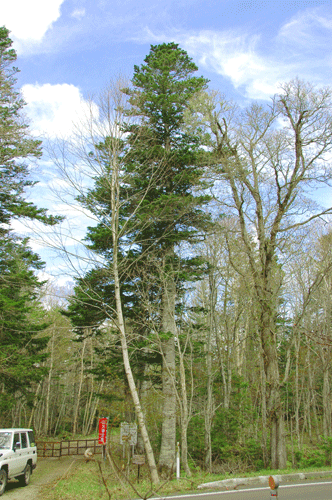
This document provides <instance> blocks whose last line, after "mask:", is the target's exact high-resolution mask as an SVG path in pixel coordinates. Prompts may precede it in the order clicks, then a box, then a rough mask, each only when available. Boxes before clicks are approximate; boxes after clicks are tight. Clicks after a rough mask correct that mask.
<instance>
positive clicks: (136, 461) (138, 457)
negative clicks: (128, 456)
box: [132, 455, 145, 465]
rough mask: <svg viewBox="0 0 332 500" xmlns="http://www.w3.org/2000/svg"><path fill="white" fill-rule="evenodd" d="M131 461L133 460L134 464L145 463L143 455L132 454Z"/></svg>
mask: <svg viewBox="0 0 332 500" xmlns="http://www.w3.org/2000/svg"><path fill="white" fill-rule="evenodd" d="M132 462H133V464H136V465H144V464H145V455H133V458H132Z"/></svg>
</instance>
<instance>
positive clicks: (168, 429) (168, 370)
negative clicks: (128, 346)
mask: <svg viewBox="0 0 332 500" xmlns="http://www.w3.org/2000/svg"><path fill="white" fill-rule="evenodd" d="M165 281H166V283H165V286H164V293H163V303H162V307H163V310H162V329H163V333H164V334H167V335H169V338H168V340H166V341H164V342H162V354H163V367H162V384H163V422H162V431H161V432H162V434H161V446H160V455H159V463H158V466H159V468H160V469H166V470H167V471H168V472H170V471H171V470H173V469H174V467H175V447H176V392H175V336H176V325H175V296H176V290H175V283H174V281H173V277H172V276H171V277H169V276H166V277H165Z"/></svg>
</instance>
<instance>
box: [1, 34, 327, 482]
mask: <svg viewBox="0 0 332 500" xmlns="http://www.w3.org/2000/svg"><path fill="white" fill-rule="evenodd" d="M15 60H16V53H15V51H14V49H12V41H11V39H10V38H9V32H8V30H7V29H6V28H5V27H2V28H0V176H1V192H0V204H1V205H0V266H1V269H0V340H1V347H2V349H1V352H0V389H1V390H0V408H1V412H0V419H1V426H2V427H10V426H19V427H24V426H28V427H33V428H34V430H35V431H36V434H37V435H38V437H57V438H59V437H60V438H61V437H63V438H65V437H68V436H76V435H84V436H87V435H90V434H92V433H94V432H95V431H96V425H97V421H98V418H99V417H105V416H107V417H109V422H110V425H112V426H113V427H118V426H119V424H120V422H122V421H127V422H137V424H138V428H139V436H140V442H139V445H140V449H141V450H144V453H145V456H146V461H147V464H148V466H149V470H150V474H151V479H152V481H153V483H158V481H159V476H160V473H163V472H166V473H169V472H170V471H172V470H173V469H174V464H175V456H176V443H177V442H179V443H180V446H181V462H182V467H183V469H184V470H185V471H186V473H187V475H190V474H191V471H192V470H193V469H195V468H196V467H200V468H201V469H205V470H208V471H218V470H226V471H234V470H259V469H262V468H263V467H268V466H270V467H272V468H274V469H278V468H279V469H285V468H286V467H287V466H288V465H291V466H292V467H300V466H306V465H316V466H319V465H325V464H330V465H331V456H332V435H331V434H332V429H331V411H332V408H331V387H330V386H331V355H332V336H331V325H332V296H331V290H332V251H331V242H332V232H331V225H330V214H331V211H332V208H331V207H327V206H326V205H325V204H324V196H325V198H326V197H327V193H330V191H329V189H330V188H331V180H332V169H331V149H332V114H331V109H332V107H331V104H332V103H331V101H332V89H330V88H320V87H317V86H314V85H312V84H311V83H310V82H305V81H302V80H299V79H297V78H294V79H293V80H291V81H289V82H286V83H284V84H282V85H281V86H280V88H279V92H278V93H277V94H276V95H274V96H271V99H270V101H269V102H263V101H262V102H253V103H251V104H250V105H249V106H248V107H246V108H244V107H240V106H238V105H236V103H234V102H232V101H231V100H229V99H227V96H225V95H223V94H222V93H221V92H219V91H215V90H212V89H210V88H209V86H208V83H209V82H208V81H207V79H205V78H204V77H203V76H197V75H198V74H199V73H198V68H197V66H196V65H195V63H194V62H193V60H192V59H191V58H190V57H189V55H188V54H187V53H186V52H185V51H184V50H183V49H181V48H180V47H179V46H178V45H177V44H175V43H163V44H159V45H152V46H151V49H150V52H149V54H148V55H147V56H146V58H145V60H144V63H143V64H141V65H137V66H136V65H135V66H134V70H133V76H132V78H131V80H129V81H126V80H125V79H124V78H121V77H119V79H118V80H117V81H112V82H110V84H109V86H108V87H107V88H106V89H104V90H102V91H101V93H100V96H99V97H98V99H97V98H95V99H93V100H91V102H90V109H89V112H88V113H87V116H86V120H85V121H84V122H83V121H82V122H80V123H77V124H76V127H75V134H74V136H72V137H69V138H67V139H64V140H61V141H60V140H57V141H53V142H51V143H49V144H47V145H43V144H42V142H41V141H40V140H37V139H36V138H34V137H33V136H32V135H31V134H30V132H29V126H28V124H27V123H26V122H25V120H24V113H23V111H24V106H25V103H24V101H23V99H22V98H21V95H20V90H19V89H17V87H16V77H15V75H16V73H17V71H18V69H17V68H15V67H14V66H13V64H14V62H15ZM46 148H47V155H48V156H49V158H51V160H52V161H51V162H49V164H51V167H49V168H52V169H53V170H54V172H56V175H58V176H59V178H61V179H62V180H63V182H64V183H66V189H67V190H68V193H70V196H71V200H72V203H73V204H74V205H75V206H77V207H79V210H81V211H82V212H84V213H88V214H89V217H90V219H91V225H90V226H89V227H87V229H86V236H85V238H84V240H83V241H82V242H81V245H82V248H83V249H84V252H83V251H80V252H79V254H78V255H76V256H75V259H74V258H73V255H72V254H71V253H70V252H69V251H68V249H66V247H65V245H64V246H63V247H61V241H60V240H59V241H60V243H59V248H58V250H59V251H62V253H63V258H67V259H68V260H69V261H71V262H72V263H73V276H74V278H75V286H74V288H73V289H72V290H69V291H68V290H61V289H60V287H57V286H56V285H55V284H54V283H53V284H51V283H47V282H45V281H44V282H43V281H40V280H39V279H38V277H37V274H38V271H40V270H42V269H43V266H44V263H43V262H42V261H41V259H40V257H39V256H38V255H37V254H36V253H35V252H34V251H33V250H32V249H31V246H30V244H29V240H28V239H27V238H26V237H24V235H20V234H17V233H15V231H13V229H12V226H11V224H12V223H13V221H15V220H27V221H36V222H38V223H39V224H42V225H43V226H44V227H47V228H48V231H55V232H56V231H58V230H59V229H58V228H59V227H61V224H62V223H63V219H62V218H61V217H60V216H59V215H58V214H52V215H50V214H48V212H47V211H46V210H45V209H43V208H39V207H37V206H36V205H35V204H33V203H31V202H30V201H28V199H27V195H26V192H27V189H28V188H30V187H33V184H34V181H33V180H32V179H31V176H30V169H29V165H30V163H31V162H33V161H37V160H39V159H40V157H41V155H42V154H46ZM60 247H61V248H60ZM80 260H81V262H82V264H81V265H80V266H78V265H76V264H74V262H77V261H80ZM59 296H62V297H61V299H60V298H59ZM52 297H53V298H52Z"/></svg>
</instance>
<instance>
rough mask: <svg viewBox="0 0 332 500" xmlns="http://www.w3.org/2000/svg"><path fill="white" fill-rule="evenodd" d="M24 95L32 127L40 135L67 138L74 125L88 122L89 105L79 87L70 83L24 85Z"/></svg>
mask: <svg viewBox="0 0 332 500" xmlns="http://www.w3.org/2000/svg"><path fill="white" fill-rule="evenodd" d="M22 93H23V96H24V99H25V101H26V102H27V106H26V107H25V111H26V113H27V115H28V117H29V118H30V120H31V125H30V128H31V130H32V132H34V133H36V134H38V135H47V136H49V137H67V136H70V135H71V134H72V133H73V129H74V124H75V123H76V124H77V123H79V122H81V121H82V120H83V121H84V120H85V117H86V116H88V114H89V104H88V102H87V101H85V100H84V99H83V96H82V94H81V92H80V90H79V88H78V87H75V86H74V85H69V84H67V83H64V84H57V85H51V84H49V83H47V84H44V85H38V84H36V85H31V84H28V85H24V86H23V87H22Z"/></svg>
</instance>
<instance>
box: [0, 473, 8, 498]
mask: <svg viewBox="0 0 332 500" xmlns="http://www.w3.org/2000/svg"><path fill="white" fill-rule="evenodd" d="M6 486H7V472H6V471H5V469H1V470H0V497H1V495H3V494H4V492H5V489H6Z"/></svg>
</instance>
